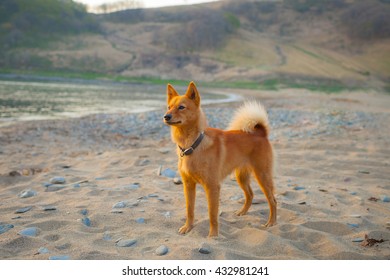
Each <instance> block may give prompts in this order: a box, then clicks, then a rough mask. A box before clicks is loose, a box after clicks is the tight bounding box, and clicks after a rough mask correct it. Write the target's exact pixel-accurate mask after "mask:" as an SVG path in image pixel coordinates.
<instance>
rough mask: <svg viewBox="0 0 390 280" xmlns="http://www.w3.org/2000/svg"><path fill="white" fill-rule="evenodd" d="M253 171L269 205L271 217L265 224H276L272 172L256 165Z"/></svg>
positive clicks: (268, 225) (267, 225)
mask: <svg viewBox="0 0 390 280" xmlns="http://www.w3.org/2000/svg"><path fill="white" fill-rule="evenodd" d="M253 172H254V174H255V177H256V179H257V182H258V183H259V185H260V188H261V190H262V191H263V193H264V195H265V197H266V198H267V201H268V205H269V210H270V212H269V217H268V222H267V223H266V224H265V226H266V227H270V226H273V225H274V224H276V204H277V203H276V199H275V196H274V183H273V180H272V172H270V171H269V172H266V171H265V170H261V169H260V168H257V167H256V166H253Z"/></svg>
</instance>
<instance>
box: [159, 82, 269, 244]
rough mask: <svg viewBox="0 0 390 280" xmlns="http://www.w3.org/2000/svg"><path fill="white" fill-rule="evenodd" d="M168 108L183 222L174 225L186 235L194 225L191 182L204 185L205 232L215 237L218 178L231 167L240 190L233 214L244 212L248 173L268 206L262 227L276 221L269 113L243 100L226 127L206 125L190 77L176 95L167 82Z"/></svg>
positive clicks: (248, 196) (249, 197) (247, 200)
mask: <svg viewBox="0 0 390 280" xmlns="http://www.w3.org/2000/svg"><path fill="white" fill-rule="evenodd" d="M167 94H168V99H167V103H168V111H167V112H166V114H165V115H164V122H165V123H166V124H168V125H170V126H171V134H172V140H173V142H175V143H176V144H177V145H178V148H177V152H178V158H179V162H178V165H179V171H180V174H181V177H182V179H183V183H184V195H185V198H186V208H187V221H186V223H185V224H184V225H183V226H182V227H181V228H180V229H179V233H181V234H185V233H187V232H189V231H190V230H191V229H192V228H193V226H194V207H195V192H196V184H197V183H198V184H201V185H202V186H203V188H204V190H205V193H206V196H207V201H208V210H209V218H210V232H209V237H213V236H218V208H219V197H220V189H221V182H222V181H223V179H224V178H225V177H226V176H227V175H229V174H230V173H231V172H233V171H235V173H236V177H237V182H238V183H239V185H240V187H241V189H242V190H243V191H244V194H245V203H244V206H243V207H242V208H241V210H239V211H237V212H236V214H237V215H239V216H241V215H245V214H246V213H247V212H248V209H249V207H250V206H251V204H252V199H253V191H252V189H251V187H250V185H249V183H250V175H251V174H253V175H254V176H255V178H256V179H257V182H258V183H259V185H260V188H261V189H262V191H263V192H264V194H265V197H266V198H267V201H268V205H269V208H270V213H269V218H268V222H267V224H266V226H272V225H274V224H275V223H276V200H275V197H274V184H273V180H272V173H273V150H272V145H271V143H270V142H269V140H268V135H269V125H268V116H267V113H266V111H265V110H264V108H263V106H262V105H261V104H260V103H257V102H248V103H246V104H244V105H243V106H242V107H241V108H240V109H239V110H238V111H237V112H236V115H235V117H234V118H233V121H232V122H231V124H230V127H229V130H228V131H222V130H219V129H216V128H210V127H208V126H207V121H206V117H205V115H204V114H203V112H202V109H201V107H200V95H199V92H198V90H197V88H196V86H195V84H194V82H191V83H190V84H189V86H188V89H187V92H186V94H185V95H182V96H180V95H179V94H178V93H177V92H176V90H175V89H174V88H173V87H172V86H171V85H170V84H168V86H167Z"/></svg>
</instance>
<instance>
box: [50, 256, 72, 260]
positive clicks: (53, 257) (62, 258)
mask: <svg viewBox="0 0 390 280" xmlns="http://www.w3.org/2000/svg"><path fill="white" fill-rule="evenodd" d="M70 259H71V258H70V256H68V255H60V256H51V257H49V260H51V261H67V260H70Z"/></svg>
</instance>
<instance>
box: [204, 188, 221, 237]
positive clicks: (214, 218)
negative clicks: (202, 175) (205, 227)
mask: <svg viewBox="0 0 390 280" xmlns="http://www.w3.org/2000/svg"><path fill="white" fill-rule="evenodd" d="M220 188H221V186H220V185H219V184H218V183H214V184H208V185H206V186H204V189H205V191H206V196H207V202H208V208H209V218H210V231H209V237H217V236H218V216H219V195H220Z"/></svg>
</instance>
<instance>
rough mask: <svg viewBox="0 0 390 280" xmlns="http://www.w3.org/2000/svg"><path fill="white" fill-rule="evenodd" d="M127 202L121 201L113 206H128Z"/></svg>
mask: <svg viewBox="0 0 390 280" xmlns="http://www.w3.org/2000/svg"><path fill="white" fill-rule="evenodd" d="M126 206H127V202H126V201H119V202H117V203H116V204H114V206H112V208H126Z"/></svg>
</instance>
